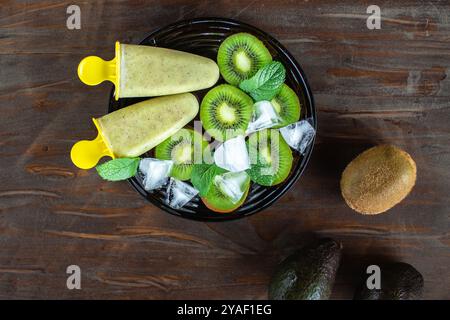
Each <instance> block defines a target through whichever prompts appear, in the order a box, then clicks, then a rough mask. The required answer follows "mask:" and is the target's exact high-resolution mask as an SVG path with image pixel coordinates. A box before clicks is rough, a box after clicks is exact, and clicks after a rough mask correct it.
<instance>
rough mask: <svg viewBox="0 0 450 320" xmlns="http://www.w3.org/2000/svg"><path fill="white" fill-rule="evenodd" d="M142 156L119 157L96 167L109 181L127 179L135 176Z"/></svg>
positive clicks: (101, 175)
mask: <svg viewBox="0 0 450 320" xmlns="http://www.w3.org/2000/svg"><path fill="white" fill-rule="evenodd" d="M140 160H141V158H139V157H137V158H117V159H113V160H110V161H108V162H105V163H103V164H100V165H98V166H96V167H95V169H97V172H98V174H99V175H100V177H102V178H103V179H105V180H108V181H120V180H126V179H128V178H131V177H132V176H134V175H135V174H136V172H137V168H138V166H139V161H140Z"/></svg>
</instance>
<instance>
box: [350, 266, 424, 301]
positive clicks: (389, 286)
mask: <svg viewBox="0 0 450 320" xmlns="http://www.w3.org/2000/svg"><path fill="white" fill-rule="evenodd" d="M380 270H381V289H372V290H370V289H368V288H367V285H366V279H364V281H363V282H362V283H361V285H360V287H359V288H358V289H357V290H356V292H355V296H354V299H355V300H417V299H420V297H421V295H422V289H423V277H422V275H421V274H420V272H419V271H417V270H416V269H415V268H414V267H413V266H412V265H410V264H408V263H403V262H395V263H390V264H386V265H384V266H383V265H380Z"/></svg>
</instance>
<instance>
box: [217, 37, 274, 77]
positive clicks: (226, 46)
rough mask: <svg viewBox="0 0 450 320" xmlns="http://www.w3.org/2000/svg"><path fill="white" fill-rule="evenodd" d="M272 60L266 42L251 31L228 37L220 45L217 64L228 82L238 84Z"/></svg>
mask: <svg viewBox="0 0 450 320" xmlns="http://www.w3.org/2000/svg"><path fill="white" fill-rule="evenodd" d="M271 61H272V55H271V54H270V52H269V50H267V48H266V47H265V46H264V44H263V43H262V42H261V41H260V40H259V39H258V38H257V37H255V36H253V35H251V34H249V33H236V34H233V35H231V36H229V37H227V38H226V39H225V40H224V41H223V42H222V44H221V45H220V47H219V52H218V54H217V64H218V65H219V70H220V73H221V74H222V77H223V78H224V79H225V81H226V82H228V83H230V84H232V85H235V86H237V85H238V84H239V83H240V82H241V81H242V80H245V79H248V78H251V77H252V76H253V75H254V74H255V73H256V72H257V71H258V70H259V69H260V68H262V67H264V66H265V65H266V64H268V63H269V62H271Z"/></svg>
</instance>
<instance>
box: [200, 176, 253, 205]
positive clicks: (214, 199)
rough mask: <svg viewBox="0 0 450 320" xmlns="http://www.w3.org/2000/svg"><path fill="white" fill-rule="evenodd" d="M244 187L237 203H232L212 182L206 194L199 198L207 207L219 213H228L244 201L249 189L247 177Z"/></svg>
mask: <svg viewBox="0 0 450 320" xmlns="http://www.w3.org/2000/svg"><path fill="white" fill-rule="evenodd" d="M245 189H246V191H245V192H244V194H243V195H242V198H241V199H240V200H239V201H238V202H237V203H233V202H232V201H230V200H229V199H228V197H227V196H226V195H224V194H223V193H222V192H221V191H220V189H219V188H217V187H216V186H215V185H214V184H212V185H211V187H210V189H209V191H208V193H207V194H206V196H205V197H203V198H201V199H202V201H203V203H204V204H205V206H206V207H207V208H208V209H210V210H212V211H215V212H219V213H228V212H231V211H234V210H236V209H237V208H239V207H240V206H241V205H242V204H243V203H244V201H245V199H246V198H247V195H248V191H249V189H250V179H247V181H246V185H245Z"/></svg>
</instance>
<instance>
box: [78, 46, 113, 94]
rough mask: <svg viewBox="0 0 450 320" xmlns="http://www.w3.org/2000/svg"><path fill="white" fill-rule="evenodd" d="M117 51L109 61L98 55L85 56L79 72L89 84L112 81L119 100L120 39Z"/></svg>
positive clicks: (83, 80)
mask: <svg viewBox="0 0 450 320" xmlns="http://www.w3.org/2000/svg"><path fill="white" fill-rule="evenodd" d="M115 52H116V56H115V58H114V59H112V60H109V61H105V60H103V59H102V58H100V57H97V56H89V57H86V58H84V59H83V60H81V62H80V64H79V65H78V69H77V73H78V77H79V78H80V80H81V81H82V82H83V83H85V84H87V85H89V86H96V85H98V84H100V83H102V82H103V81H111V82H112V83H113V84H114V86H115V89H116V92H115V94H114V96H115V98H116V100H117V99H118V98H119V88H120V86H119V78H120V43H119V42H118V41H117V42H116V50H115Z"/></svg>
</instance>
